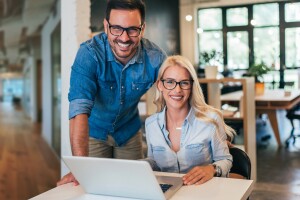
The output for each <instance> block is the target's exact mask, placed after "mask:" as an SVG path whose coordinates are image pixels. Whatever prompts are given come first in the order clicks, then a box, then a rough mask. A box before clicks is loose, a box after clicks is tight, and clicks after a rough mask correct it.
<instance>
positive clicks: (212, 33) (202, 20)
mask: <svg viewBox="0 0 300 200" xmlns="http://www.w3.org/2000/svg"><path fill="white" fill-rule="evenodd" d="M198 22H199V23H198V29H197V32H198V33H199V52H205V51H206V52H209V51H211V50H216V51H217V52H220V53H223V33H222V9H220V8H217V9H214V8H212V9H203V10H199V12H198ZM221 64H222V65H223V63H220V65H221Z"/></svg>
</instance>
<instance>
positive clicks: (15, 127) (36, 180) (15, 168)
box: [0, 103, 60, 200]
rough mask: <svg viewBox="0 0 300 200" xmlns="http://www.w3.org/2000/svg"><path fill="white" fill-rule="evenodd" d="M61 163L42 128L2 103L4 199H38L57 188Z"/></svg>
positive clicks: (0, 182) (0, 181)
mask: <svg viewBox="0 0 300 200" xmlns="http://www.w3.org/2000/svg"><path fill="white" fill-rule="evenodd" d="M59 177H60V162H59V159H58V157H57V156H56V155H55V154H54V153H53V151H52V150H51V149H50V147H49V146H48V144H47V143H46V142H45V141H44V140H43V139H42V137H41V127H40V125H39V124H35V123H32V122H31V121H30V119H29V118H27V117H26V116H25V115H24V113H23V111H22V110H20V109H18V108H15V107H14V106H13V105H11V104H10V103H0V199H10V200H14V199H17V200H22V199H28V198H31V197H34V196H36V195H38V194H40V193H42V192H44V191H47V190H49V189H51V188H53V187H55V185H56V181H57V180H58V179H59Z"/></svg>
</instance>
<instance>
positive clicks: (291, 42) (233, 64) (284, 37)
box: [197, 1, 300, 88]
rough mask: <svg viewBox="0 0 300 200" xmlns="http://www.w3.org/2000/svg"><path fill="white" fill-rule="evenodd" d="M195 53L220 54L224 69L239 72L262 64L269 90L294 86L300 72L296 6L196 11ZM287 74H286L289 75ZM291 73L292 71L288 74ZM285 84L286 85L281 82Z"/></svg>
mask: <svg viewBox="0 0 300 200" xmlns="http://www.w3.org/2000/svg"><path fill="white" fill-rule="evenodd" d="M197 33H198V47H199V51H198V52H203V51H209V50H212V49H215V50H217V51H220V52H223V53H224V62H223V65H222V66H219V69H221V70H223V67H224V66H227V68H228V69H231V70H234V71H239V70H241V72H242V71H243V70H245V69H248V68H249V66H251V65H252V64H254V63H260V62H265V63H266V64H267V65H268V66H270V67H272V68H273V71H272V72H271V73H269V74H267V75H266V76H265V79H266V81H267V82H272V85H271V86H270V87H273V88H277V87H280V88H283V87H284V86H285V85H287V84H286V83H287V82H291V81H294V83H295V84H294V86H296V87H297V86H298V85H297V84H298V83H297V76H296V74H297V73H295V72H296V71H295V69H297V68H300V42H299V41H300V2H299V1H297V2H294V1H293V2H292V1H284V2H283V1H280V2H275V3H274V2H272V3H260V4H249V5H241V6H234V7H221V8H206V9H199V10H198V29H197ZM289 70H290V71H289ZM292 70H293V71H292ZM285 80H286V81H285Z"/></svg>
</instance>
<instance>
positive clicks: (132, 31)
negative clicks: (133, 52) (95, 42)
mask: <svg viewBox="0 0 300 200" xmlns="http://www.w3.org/2000/svg"><path fill="white" fill-rule="evenodd" d="M143 26H144V25H141V26H140V27H135V26H131V27H128V28H123V27H122V26H118V25H110V23H109V22H108V28H109V32H110V33H111V34H112V35H114V36H121V35H122V34H123V32H124V31H126V32H127V35H128V36H129V37H138V36H139V35H140V34H141V31H142V28H143Z"/></svg>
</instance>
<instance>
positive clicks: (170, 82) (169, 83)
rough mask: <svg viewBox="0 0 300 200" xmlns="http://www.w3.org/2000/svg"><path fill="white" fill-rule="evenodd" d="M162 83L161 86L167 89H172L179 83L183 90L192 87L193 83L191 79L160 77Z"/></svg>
mask: <svg viewBox="0 0 300 200" xmlns="http://www.w3.org/2000/svg"><path fill="white" fill-rule="evenodd" d="M160 81H161V82H162V83H163V86H164V87H165V88H166V89H167V90H173V89H174V88H176V86H177V84H178V85H179V87H180V88H181V89H183V90H189V89H191V88H192V85H193V82H194V81H193V80H182V81H179V82H177V81H175V80H174V79H161V80H160Z"/></svg>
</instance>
